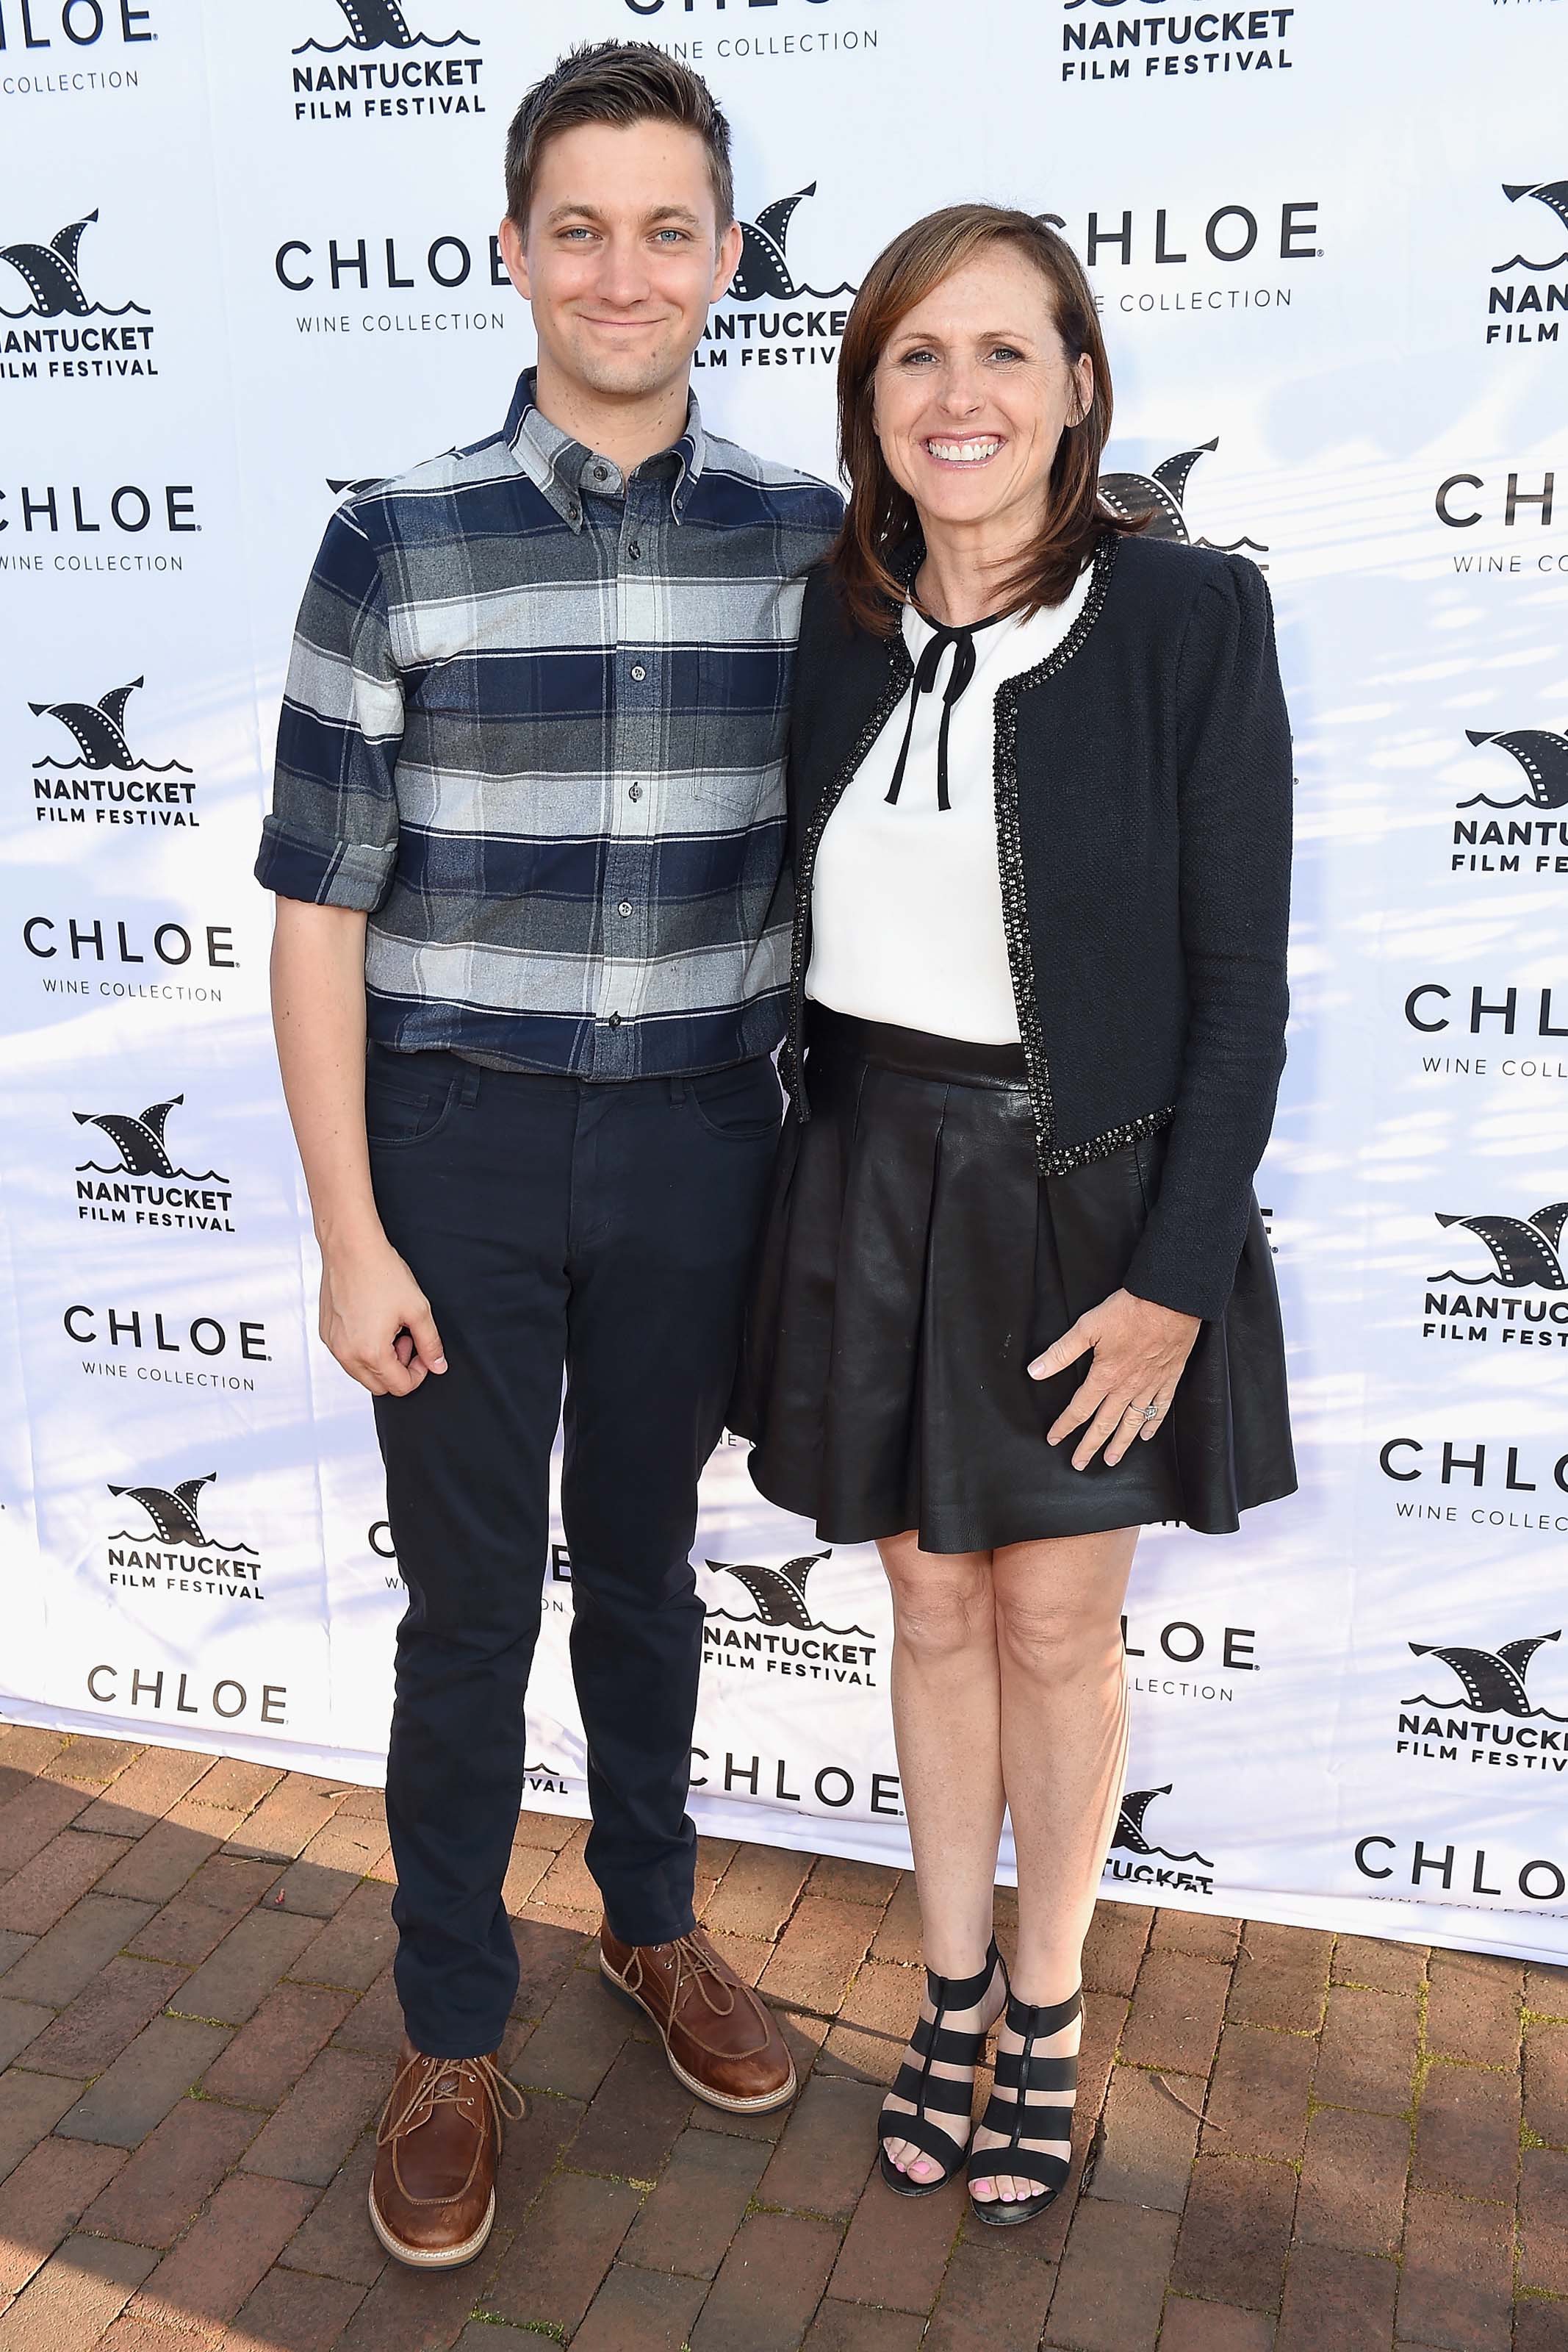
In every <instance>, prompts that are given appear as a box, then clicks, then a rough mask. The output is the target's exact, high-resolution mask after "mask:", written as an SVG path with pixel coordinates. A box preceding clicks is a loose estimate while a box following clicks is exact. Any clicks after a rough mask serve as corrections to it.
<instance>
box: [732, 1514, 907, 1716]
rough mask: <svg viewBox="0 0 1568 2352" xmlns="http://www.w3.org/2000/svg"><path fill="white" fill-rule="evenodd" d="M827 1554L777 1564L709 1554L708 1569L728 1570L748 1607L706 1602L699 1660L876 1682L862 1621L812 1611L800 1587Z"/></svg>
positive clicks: (872, 1649) (859, 1685)
mask: <svg viewBox="0 0 1568 2352" xmlns="http://www.w3.org/2000/svg"><path fill="white" fill-rule="evenodd" d="M831 1558H832V1553H831V1549H830V1550H827V1551H819V1552H807V1553H804V1554H802V1555H801V1556H800V1558H798V1559H787V1560H785V1561H784V1562H782V1564H781V1565H779V1566H777V1567H774V1566H771V1565H769V1564H768V1563H767V1562H765V1561H756V1560H727V1559H710V1560H708V1561H707V1562H706V1566H707V1567H708V1569H709V1570H711V1571H712V1572H713V1573H714V1574H715V1575H716V1576H725V1577H728V1578H730V1579H731V1580H732V1581H733V1583H734V1584H735V1585H737V1586H738V1587H739V1588H740V1591H741V1592H742V1593H744V1594H745V1595H746V1596H747V1598H748V1599H749V1601H750V1602H751V1607H750V1609H749V1610H744V1611H742V1610H735V1609H730V1608H727V1607H726V1606H725V1605H724V1604H723V1602H722V1601H721V1602H714V1601H709V1602H708V1603H707V1615H706V1623H705V1625H704V1628H703V1664H704V1665H705V1666H708V1667H712V1668H714V1669H716V1670H717V1671H719V1672H724V1673H731V1674H742V1675H758V1674H760V1675H768V1676H773V1677H779V1678H782V1679H784V1680H786V1681H792V1682H808V1683H817V1684H823V1685H830V1686H832V1687H837V1688H843V1687H845V1686H849V1687H852V1688H856V1689H862V1690H875V1689H876V1688H877V1687H878V1682H877V1675H876V1664H877V1658H876V1648H877V1644H876V1636H875V1634H874V1633H870V1632H868V1631H867V1629H866V1628H865V1626H863V1625H858V1624H853V1623H850V1624H843V1625H840V1624H835V1623H833V1622H831V1620H829V1619H828V1618H826V1617H821V1616H819V1615H817V1613H816V1610H815V1608H814V1606H813V1604H812V1601H810V1599H809V1598H808V1595H807V1586H808V1583H809V1582H810V1579H811V1577H812V1575H813V1573H814V1571H815V1570H818V1569H819V1568H820V1567H821V1564H822V1563H823V1561H825V1560H829V1559H831ZM737 1597H738V1596H737Z"/></svg>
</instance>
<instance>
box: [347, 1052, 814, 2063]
mask: <svg viewBox="0 0 1568 2352" xmlns="http://www.w3.org/2000/svg"><path fill="white" fill-rule="evenodd" d="M366 1122H367V1127H368V1129H369V1133H370V1138H371V1171H372V1174H373V1177H374V1181H375V1192H376V1202H377V1206H378V1207H379V1209H380V1212H381V1215H382V1223H383V1224H384V1225H385V1227H386V1231H387V1234H388V1236H389V1238H390V1239H391V1241H392V1245H393V1247H394V1248H395V1249H397V1250H399V1251H401V1253H402V1255H403V1257H404V1258H405V1259H406V1260H407V1262H408V1264H409V1265H410V1266H411V1267H412V1268H413V1273H414V1275H415V1276H416V1277H417V1278H418V1280H419V1282H420V1284H421V1286H423V1290H424V1292H425V1294H426V1296H427V1297H428V1298H429V1299H430V1302H431V1306H432V1307H433V1309H434V1315H435V1320H436V1327H437V1328H438V1330H439V1331H440V1334H441V1339H442V1344H443V1346H444V1349H445V1351H446V1357H447V1363H448V1370H446V1371H445V1372H444V1373H442V1374H439V1375H437V1374H434V1373H432V1374H430V1375H428V1376H427V1377H426V1379H425V1380H424V1381H423V1383H422V1385H421V1386H420V1387H419V1388H418V1389H417V1390H415V1391H414V1392H413V1395H412V1396H407V1397H378V1398H377V1399H376V1405H375V1411H376V1429H377V1433H378V1435H379V1437H380V1439H381V1446H382V1457H383V1459H384V1461H385V1463H386V1471H387V1513H388V1517H389V1519H390V1522H391V1529H392V1541H393V1544H394V1545H395V1547H396V1550H397V1557H398V1564H399V1566H400V1568H401V1570H402V1574H403V1576H404V1578H405V1580H406V1581H407V1584H408V1591H409V1605H408V1609H407V1611H406V1612H405V1614H404V1616H403V1619H402V1623H401V1624H400V1625H399V1627H398V1637H397V1681H396V1696H395V1698H394V1702H393V1708H392V1739H391V1749H390V1754H389V1757H388V1761H387V1822H388V1825H389V1828H390V1830H391V1833H392V1856H393V1860H394V1861H395V1863H396V1864H397V1874H398V1886H397V1893H396V1895H395V1897H394V1899H393V1904H392V1916H393V1917H394V1919H395V1920H396V1923H397V1927H398V1932H399V1942H398V1953H397V1962H396V1970H395V1973H396V1980H397V1989H398V1994H399V1997H400V1999H401V2000H402V2009H403V2015H404V2018H405V2020H406V2021H407V2025H408V2030H409V2034H410V2037H411V2038H412V2040H413V2042H414V2044H415V2046H416V2047H417V2048H419V2049H421V2050H423V2051H425V2052H427V2053H430V2054H431V2055H432V2056H435V2057H447V2058H452V2057H471V2056H474V2055H476V2054H477V2053H480V2052H482V2051H489V2050H494V2049H495V2048H496V2046H497V2043H498V2042H499V2041H500V2038H501V2032H502V2028H503V2027H504V2026H505V2024H506V2021H507V2013H508V2011H509V2009H510V2006H511V2002H512V2000H513V1997H514V1995H515V1993H516V1990H517V1953H516V1949H515V1948H514V1945H513V1941H512V1933H511V1927H510V1925H509V1923H508V1921H507V1913H506V1910H505V1907H504V1906H503V1903H502V1899H501V1885H502V1880H503V1878H504V1876H505V1874H506V1870H507V1860H508V1857H509V1854H510V1852H511V1843H512V1838H513V1835H514V1832H515V1831H516V1829H517V1814H518V1808H519V1802H520V1799H521V1793H522V1782H523V1763H524V1720H523V1704H524V1696H525V1694H526V1692H527V1689H528V1668H529V1665H530V1663H531V1661H532V1658H533V1654H534V1643H535V1639H536V1637H537V1635H538V1625H539V1612H540V1598H541V1593H542V1590H543V1582H544V1573H545V1568H546V1563H547V1559H548V1553H549V1460H550V1449H551V1445H552V1444H553V1441H554V1437H555V1432H556V1425H557V1422H558V1419H559V1418H560V1417H561V1414H562V1402H561V1381H562V1374H563V1371H564V1374H565V1379H566V1397H565V1407H564V1444H565V1458H564V1466H563V1475H562V1482H561V1516H562V1519H563V1522H564V1528H565V1534H566V1542H567V1549H568V1552H569V1554H570V1560H571V1590H572V1610H573V1617H572V1630H571V1664H572V1674H573V1677H574V1679H575V1682H576V1685H577V1695H578V1702H579V1705H580V1708H581V1712H582V1719H583V1725H584V1727H585V1730H586V1733H587V1747H588V1790H589V1799H590V1802H591V1807H592V1812H593V1826H592V1831H591V1834H590V1837H589V1841H588V1851H587V1859H588V1864H589V1868H590V1869H591V1871H592V1873H593V1875H594V1877H595V1879H596V1880H597V1881H598V1884H599V1888H600V1892H601V1895H602V1896H603V1899H604V1908H605V1913H606V1916H607V1917H608V1919H609V1922H610V1926H611V1927H612V1930H613V1931H614V1933H615V1934H616V1935H617V1936H618V1937H622V1939H623V1940H624V1941H626V1942H628V1943H634V1944H652V1943H663V1942H665V1941H667V1940H668V1939H669V1938H670V1937H674V1936H679V1935H683V1934H685V1932H686V1930H687V1929H689V1927H691V1925H692V1876H693V1859H694V1854H695V1831H694V1829H693V1826H692V1823H691V1822H690V1821H689V1820H688V1819H687V1817H686V1811H685V1800H686V1790H687V1787H688V1775H689V1770H690V1749H691V1738H692V1723H693V1717H694V1715H695V1708H696V1695H697V1679H698V1675H699V1672H700V1668H701V1661H702V1626H703V1611H702V1603H701V1601H699V1600H698V1598H697V1595H696V1590H695V1578H694V1576H693V1573H692V1569H691V1562H690V1558H689V1555H690V1551H691V1547H692V1542H693V1538H694V1537H695V1529H696V1485H697V1477H698V1475H699V1473H700V1472H701V1469H702V1466H703V1464H704V1463H705V1462H706V1459H707V1457H708V1454H710V1453H711V1452H712V1450H713V1447H714V1445H715V1444H716V1442H717V1439H718V1436H719V1433H720V1430H721V1428H722V1426H723V1420H724V1412H725V1408H726V1406H727V1402H728V1400H729V1391H730V1383H731V1380H732V1377H733V1374H734V1369H735V1360H736V1356H737V1349H738V1344H739V1334H740V1321H741V1314H742V1308H743V1304H744V1294H745V1288H746V1282H747V1275H748V1273H749V1270H750V1266H751V1260H752V1255H753V1251H754V1248H755V1244H756V1240H757V1234H758V1224H759V1222H760V1218H761V1214H762V1208H763V1199H764V1192H765V1189H766V1186H767V1182H768V1171H769V1168H770V1165H771V1160H772V1151H773V1145H774V1142H775V1139H776V1137H777V1133H778V1127H779V1083H778V1080H777V1078H776V1077H775V1076H774V1073H773V1068H772V1065H771V1064H770V1063H769V1062H768V1061H766V1060H754V1061H750V1062H746V1063H743V1064H741V1065H739V1066H737V1067H736V1068H733V1069H728V1070H721V1071H717V1072H716V1073H713V1074H711V1075H709V1076H703V1077H696V1078H686V1079H671V1078H641V1079H630V1080H624V1081H620V1082H613V1083H611V1084H601V1085H587V1084H584V1083H582V1082H581V1081H580V1080H578V1079H575V1078H555V1077H544V1076H528V1075H515V1074H513V1073H511V1072H495V1071H490V1070H484V1069H477V1068H476V1067H474V1066H472V1065H471V1064H467V1063H465V1062H462V1061H459V1060H458V1059H457V1058H456V1057H455V1056H454V1055H448V1054H443V1053H422V1054H394V1053H391V1052H389V1051H387V1050H386V1049H385V1048H382V1047H379V1046H372V1047H371V1051H370V1055H369V1060H368V1069H367V1080H366Z"/></svg>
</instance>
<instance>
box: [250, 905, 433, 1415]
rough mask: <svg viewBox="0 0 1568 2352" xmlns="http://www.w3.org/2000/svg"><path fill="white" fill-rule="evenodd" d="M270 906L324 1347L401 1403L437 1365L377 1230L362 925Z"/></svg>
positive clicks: (411, 1297) (408, 1288)
mask: <svg viewBox="0 0 1568 2352" xmlns="http://www.w3.org/2000/svg"><path fill="white" fill-rule="evenodd" d="M272 1024H273V1030H274V1033H275V1034H276V1036H277V1061H278V1066H279V1068H280V1069H281V1071H282V1073H283V1091H284V1094H285V1096H286V1097H287V1103H288V1116H289V1118H291V1119H292V1120H293V1122H294V1139H295V1141H296V1143H297V1144H298V1147H299V1157H300V1160H301V1161H302V1162H303V1164H304V1169H305V1181H306V1183H307V1184H308V1187H309V1191H310V1207H311V1213H312V1215H313V1218H314V1221H315V1226H316V1238H317V1240H318V1242H319V1244H320V1248H321V1318H320V1330H321V1338H322V1339H323V1340H324V1341H325V1343H326V1345H327V1346H328V1347H329V1349H331V1351H332V1353H333V1355H334V1356H335V1357H336V1358H337V1360H338V1361H339V1363H340V1364H341V1365H342V1367H343V1370H345V1371H346V1372H348V1373H349V1374H350V1376H351V1378H353V1379H354V1380H356V1381H359V1382H360V1384H361V1387H363V1388H367V1389H369V1391H371V1395H372V1396H407V1395H408V1394H410V1392H411V1391H413V1390H414V1389H416V1388H418V1387H419V1385H420V1383H421V1382H422V1381H423V1379H424V1377H425V1375H426V1373H427V1372H444V1370H446V1359H445V1357H444V1355H443V1353H442V1349H441V1338H440V1334H439V1333H438V1332H437V1330H436V1328H435V1322H434V1318H433V1316H432V1314H431V1311H430V1301H429V1300H428V1299H427V1298H426V1297H425V1296H424V1293H423V1291H422V1290H421V1288H420V1286H419V1285H418V1283H417V1282H415V1280H414V1278H413V1275H412V1274H411V1273H410V1272H409V1269H408V1267H407V1265H405V1264H404V1263H403V1261H402V1258H401V1257H400V1256H399V1255H398V1254H397V1252H396V1250H394V1249H393V1247H392V1244H391V1243H390V1242H389V1241H388V1239H387V1237H386V1234H384V1232H383V1231H382V1221H381V1218H380V1216H379V1215H378V1214H377V1212H376V1203H375V1195H374V1193H373V1192H372V1191H371V1159H370V1150H369V1146H368V1145H367V1143H366V1141H365V916H364V914H363V912H362V911H361V909H359V908H352V907H321V906H312V905H308V904H307V903H306V902H305V901H304V900H303V899H299V898H278V900H277V922H276V927H275V929H274V931H273V938H272ZM400 1333H401V1334H402V1337H401V1338H400V1337H399V1334H400Z"/></svg>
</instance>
